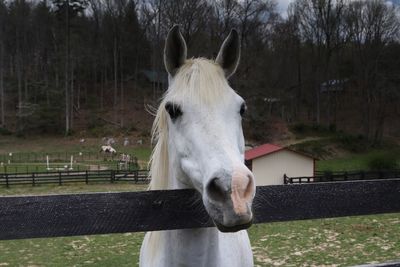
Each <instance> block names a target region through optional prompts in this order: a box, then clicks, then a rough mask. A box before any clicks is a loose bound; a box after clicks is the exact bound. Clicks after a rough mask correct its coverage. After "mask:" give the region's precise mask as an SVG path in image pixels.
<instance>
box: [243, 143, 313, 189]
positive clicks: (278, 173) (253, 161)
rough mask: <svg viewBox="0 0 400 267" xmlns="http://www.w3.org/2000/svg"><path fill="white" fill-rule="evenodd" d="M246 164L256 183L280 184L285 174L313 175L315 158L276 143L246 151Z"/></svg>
mask: <svg viewBox="0 0 400 267" xmlns="http://www.w3.org/2000/svg"><path fill="white" fill-rule="evenodd" d="M245 159H246V165H247V167H249V169H250V170H252V171H253V174H254V176H255V179H256V185H279V184H283V183H284V179H283V176H284V175H285V174H286V175H287V176H289V177H298V176H313V175H314V172H315V158H313V157H311V156H308V155H305V154H302V153H299V152H296V151H293V150H291V149H289V148H285V147H281V146H277V145H274V144H264V145H261V146H258V147H255V148H252V149H250V150H247V151H246V152H245Z"/></svg>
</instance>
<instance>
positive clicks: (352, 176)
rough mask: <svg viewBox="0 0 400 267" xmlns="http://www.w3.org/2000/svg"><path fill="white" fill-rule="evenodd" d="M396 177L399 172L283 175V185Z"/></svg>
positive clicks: (398, 175) (399, 175) (399, 174)
mask: <svg viewBox="0 0 400 267" xmlns="http://www.w3.org/2000/svg"><path fill="white" fill-rule="evenodd" d="M398 177H400V170H382V171H349V172H346V171H343V172H316V173H315V176H301V177H288V176H286V175H284V177H283V179H284V183H285V184H303V183H324V182H343V181H359V180H375V179H392V178H398Z"/></svg>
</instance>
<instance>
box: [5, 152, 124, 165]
mask: <svg viewBox="0 0 400 267" xmlns="http://www.w3.org/2000/svg"><path fill="white" fill-rule="evenodd" d="M47 156H48V157H49V158H50V160H51V161H55V162H69V160H70V159H71V156H74V158H76V159H79V160H80V161H99V160H117V159H118V158H119V155H118V154H107V153H100V152H94V151H74V152H14V153H8V154H0V162H3V163H7V162H9V161H10V162H12V163H26V162H46V160H47Z"/></svg>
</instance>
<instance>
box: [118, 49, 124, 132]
mask: <svg viewBox="0 0 400 267" xmlns="http://www.w3.org/2000/svg"><path fill="white" fill-rule="evenodd" d="M122 58H123V56H122V51H121V52H120V60H119V63H120V67H119V69H120V73H121V78H120V87H121V99H120V105H121V112H120V114H119V115H120V118H121V127H124V78H123V77H124V73H123V72H124V71H123V65H122V64H123V62H122Z"/></svg>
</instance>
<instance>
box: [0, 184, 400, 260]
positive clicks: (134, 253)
mask: <svg viewBox="0 0 400 267" xmlns="http://www.w3.org/2000/svg"><path fill="white" fill-rule="evenodd" d="M145 187H146V186H145V185H141V186H137V185H132V184H112V185H111V184H96V185H68V186H37V187H28V186H20V187H12V188H10V189H0V195H32V194H54V193H79V192H105V191H135V190H144V188H145ZM143 236H144V233H126V234H110V235H96V236H79V237H63V238H41V239H26V240H11V241H0V266H51V267H53V266H105V267H106V266H107V267H108V266H137V263H138V261H139V250H140V245H141V242H142V240H143ZM249 236H250V240H251V244H252V249H253V253H254V260H255V264H256V266H321V265H324V266H351V265H355V264H362V263H372V262H386V261H390V260H395V259H400V214H398V213H397V214H382V215H372V216H358V217H344V218H335V219H318V220H304V221H292V222H281V223H269V224H258V225H253V226H252V227H251V228H250V229H249Z"/></svg>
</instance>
